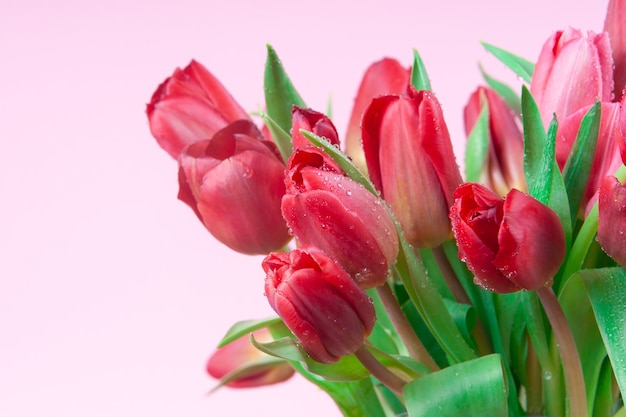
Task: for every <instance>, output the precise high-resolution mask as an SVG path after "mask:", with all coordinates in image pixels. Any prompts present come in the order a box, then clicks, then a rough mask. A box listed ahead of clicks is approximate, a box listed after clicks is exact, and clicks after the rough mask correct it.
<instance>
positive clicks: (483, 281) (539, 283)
mask: <svg viewBox="0 0 626 417" xmlns="http://www.w3.org/2000/svg"><path fill="white" fill-rule="evenodd" d="M454 197H455V201H454V205H453V206H452V208H451V209H450V219H451V220H452V230H453V232H454V237H455V239H456V242H457V245H458V247H459V257H460V258H461V260H463V261H464V262H465V263H466V264H467V267H468V268H469V270H470V271H472V273H473V274H474V282H475V283H476V284H478V285H480V286H481V287H483V288H485V289H487V290H489V291H493V292H497V293H510V292H515V291H519V290H521V289H526V290H537V289H539V288H542V287H549V286H551V285H552V280H553V277H554V274H556V272H557V271H558V270H559V267H560V265H561V263H562V262H563V259H564V258H565V237H564V234H563V227H562V226H561V222H560V221H559V218H558V216H557V215H556V214H555V213H554V212H553V211H552V210H550V209H549V208H548V207H547V206H545V205H543V204H541V203H540V202H539V201H537V200H535V199H534V198H532V197H530V196H528V195H526V194H524V193H522V192H521V191H519V190H516V189H512V190H511V191H510V192H509V194H507V196H506V198H504V199H503V198H502V197H500V196H498V195H497V194H495V193H494V192H493V191H491V190H489V189H488V188H487V187H485V186H483V185H480V184H475V183H465V184H463V185H461V186H460V187H459V188H458V189H457V191H456V192H455V193H454Z"/></svg>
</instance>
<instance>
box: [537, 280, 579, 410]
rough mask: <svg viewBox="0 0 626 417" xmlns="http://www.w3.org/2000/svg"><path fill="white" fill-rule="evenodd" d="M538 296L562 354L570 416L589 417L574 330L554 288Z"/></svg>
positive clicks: (542, 290)
mask: <svg viewBox="0 0 626 417" xmlns="http://www.w3.org/2000/svg"><path fill="white" fill-rule="evenodd" d="M537 295H538V296H539V300H541V304H542V305H543V308H544V310H545V312H546V315H547V316H548V320H549V321H550V324H551V326H552V330H553V332H554V337H555V338H556V342H557V346H558V348H559V352H560V354H561V361H562V364H563V370H564V372H565V381H566V384H567V394H568V397H569V402H570V416H571V417H587V395H586V393H585V380H584V378H583V370H582V366H581V363H580V356H579V355H578V349H577V347H576V343H575V341H574V336H573V335H572V330H571V329H570V327H569V324H568V323H567V319H566V318H565V314H564V313H563V309H562V308H561V305H560V304H559V300H558V299H557V298H556V295H555V294H554V291H552V288H549V287H544V288H541V289H539V290H537Z"/></svg>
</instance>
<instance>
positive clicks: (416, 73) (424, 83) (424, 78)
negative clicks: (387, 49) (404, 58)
mask: <svg viewBox="0 0 626 417" xmlns="http://www.w3.org/2000/svg"><path fill="white" fill-rule="evenodd" d="M411 85H412V86H413V87H415V89H416V90H429V91H430V90H431V87H430V79H429V78H428V74H427V73H426V67H425V66H424V61H422V57H421V56H420V54H419V53H418V52H417V49H413V68H412V69H411Z"/></svg>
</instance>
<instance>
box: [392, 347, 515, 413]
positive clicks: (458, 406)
mask: <svg viewBox="0 0 626 417" xmlns="http://www.w3.org/2000/svg"><path fill="white" fill-rule="evenodd" d="M404 396H405V399H406V405H407V410H408V413H409V417H418V416H419V417H458V416H490V417H508V406H507V384H506V382H505V378H504V373H503V370H502V360H501V359H500V355H497V354H494V355H488V356H483V357H480V358H477V359H474V360H470V361H467V362H463V363H459V364H456V365H453V366H451V367H448V368H445V369H442V370H441V371H438V372H435V373H433V374H429V375H426V376H424V377H422V378H420V379H416V380H414V381H411V382H409V383H408V384H406V385H405V387H404Z"/></svg>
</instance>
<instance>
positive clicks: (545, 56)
mask: <svg viewBox="0 0 626 417" xmlns="http://www.w3.org/2000/svg"><path fill="white" fill-rule="evenodd" d="M530 92H531V93H532V95H533V97H534V98H535V100H536V101H537V105H538V106H539V110H540V112H541V117H542V120H543V122H544V124H545V125H546V126H548V124H549V123H550V121H551V120H552V116H553V114H554V113H556V116H557V119H558V120H563V119H564V118H565V117H567V116H569V115H570V114H572V113H574V112H575V111H577V110H579V109H581V108H583V107H586V106H589V105H592V104H593V103H594V102H595V101H596V99H598V100H600V101H602V102H609V101H611V100H612V98H613V58H612V57H611V45H610V42H609V37H608V35H607V34H606V33H600V34H595V33H593V32H589V33H587V34H584V33H583V32H581V31H580V30H578V29H572V28H567V29H565V30H563V31H559V32H556V33H555V34H553V35H552V36H551V37H550V38H549V39H548V40H547V41H546V43H545V44H544V46H543V49H542V51H541V54H540V55H539V59H538V61H537V64H536V65H535V71H534V73H533V77H532V80H531V83H530Z"/></svg>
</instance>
